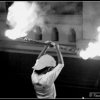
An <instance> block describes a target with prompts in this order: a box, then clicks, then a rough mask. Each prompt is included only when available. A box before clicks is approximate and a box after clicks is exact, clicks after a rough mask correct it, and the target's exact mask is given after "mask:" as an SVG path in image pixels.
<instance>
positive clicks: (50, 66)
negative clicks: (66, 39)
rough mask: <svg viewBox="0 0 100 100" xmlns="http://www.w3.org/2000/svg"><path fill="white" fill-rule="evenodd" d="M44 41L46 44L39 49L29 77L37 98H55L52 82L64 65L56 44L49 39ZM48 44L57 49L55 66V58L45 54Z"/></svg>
mask: <svg viewBox="0 0 100 100" xmlns="http://www.w3.org/2000/svg"><path fill="white" fill-rule="evenodd" d="M45 43H47V45H46V46H45V47H44V49H43V50H42V51H41V53H40V54H39V56H38V58H37V60H36V63H35V65H34V66H33V67H32V68H33V72H32V75H31V79H32V84H33V85H34V89H35V91H36V96H37V98H38V99H55V98H56V95H57V94H56V88H55V84H54V82H55V80H56V79H57V77H58V75H59V74H60V72H61V70H62V68H63V67H64V60H63V57H62V54H61V51H60V48H59V45H58V44H56V43H54V42H51V41H46V42H45ZM50 45H52V46H53V48H55V49H56V51H57V56H58V64H57V66H56V61H55V59H54V58H53V57H52V56H51V55H49V54H46V51H47V49H48V48H49V47H50Z"/></svg>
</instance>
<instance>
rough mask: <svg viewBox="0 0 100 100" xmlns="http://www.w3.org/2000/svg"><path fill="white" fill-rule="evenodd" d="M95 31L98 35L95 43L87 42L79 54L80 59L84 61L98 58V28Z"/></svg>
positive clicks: (99, 39) (99, 47) (99, 46)
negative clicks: (86, 45)
mask: <svg viewBox="0 0 100 100" xmlns="http://www.w3.org/2000/svg"><path fill="white" fill-rule="evenodd" d="M97 31H98V33H99V35H98V38H97V41H96V42H89V44H88V47H87V48H86V49H85V50H81V51H80V53H79V55H80V57H82V58H83V59H85V60H87V59H89V58H94V57H97V56H100V26H99V27H98V28H97Z"/></svg>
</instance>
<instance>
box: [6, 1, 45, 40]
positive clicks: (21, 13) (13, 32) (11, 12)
mask: <svg viewBox="0 0 100 100" xmlns="http://www.w3.org/2000/svg"><path fill="white" fill-rule="evenodd" d="M39 11H41V10H40V8H39V5H38V4H37V3H36V2H32V3H29V2H28V1H15V2H14V3H13V4H12V5H11V6H10V7H9V9H8V15H7V22H8V24H9V25H10V27H11V29H8V30H6V31H5V36H7V37H8V38H10V39H17V38H20V37H24V36H27V34H28V32H29V31H30V30H32V29H33V28H34V26H35V25H39V26H40V25H43V18H42V17H40V16H39Z"/></svg>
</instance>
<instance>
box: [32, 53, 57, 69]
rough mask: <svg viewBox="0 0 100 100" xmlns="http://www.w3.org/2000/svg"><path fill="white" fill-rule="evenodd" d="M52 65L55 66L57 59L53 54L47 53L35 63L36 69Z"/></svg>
mask: <svg viewBox="0 0 100 100" xmlns="http://www.w3.org/2000/svg"><path fill="white" fill-rule="evenodd" d="M50 66H51V67H55V66H56V61H55V59H54V58H53V57H52V56H50V55H48V54H45V55H43V56H42V57H40V59H38V60H37V61H36V64H35V65H34V67H33V68H34V70H42V69H44V68H45V67H50Z"/></svg>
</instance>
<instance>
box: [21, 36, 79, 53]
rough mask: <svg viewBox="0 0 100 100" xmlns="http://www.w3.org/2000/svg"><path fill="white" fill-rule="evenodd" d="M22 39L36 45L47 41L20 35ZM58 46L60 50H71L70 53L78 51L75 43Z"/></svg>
mask: <svg viewBox="0 0 100 100" xmlns="http://www.w3.org/2000/svg"><path fill="white" fill-rule="evenodd" d="M22 39H23V40H24V41H25V42H27V43H32V44H37V45H48V44H47V43H45V42H42V41H38V40H32V39H30V38H27V37H22ZM50 46H51V47H52V44H50ZM59 46H60V48H61V49H62V50H64V51H65V50H66V51H69V52H72V53H75V54H76V53H77V52H79V49H78V48H77V47H76V45H75V44H66V45H64V44H59Z"/></svg>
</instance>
